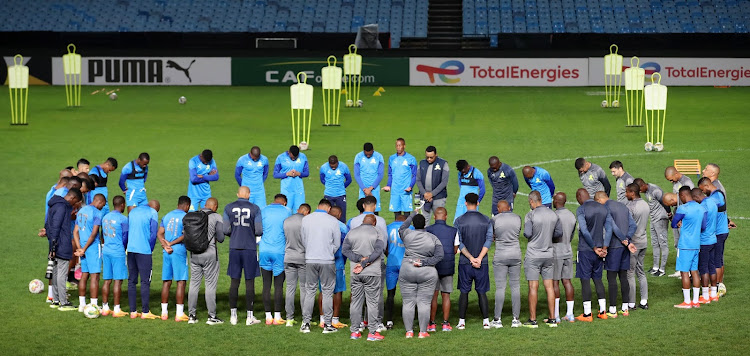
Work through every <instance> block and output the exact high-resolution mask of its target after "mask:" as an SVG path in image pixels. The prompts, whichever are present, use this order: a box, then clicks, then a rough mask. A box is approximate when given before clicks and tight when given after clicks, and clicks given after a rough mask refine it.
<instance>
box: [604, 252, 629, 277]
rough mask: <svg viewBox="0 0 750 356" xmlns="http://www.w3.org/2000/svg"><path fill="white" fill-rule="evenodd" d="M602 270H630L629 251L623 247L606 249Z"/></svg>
mask: <svg viewBox="0 0 750 356" xmlns="http://www.w3.org/2000/svg"><path fill="white" fill-rule="evenodd" d="M604 269H606V270H607V271H613V272H617V271H627V270H629V269H630V250H628V249H627V248H624V247H618V248H610V249H607V257H606V258H605V259H604Z"/></svg>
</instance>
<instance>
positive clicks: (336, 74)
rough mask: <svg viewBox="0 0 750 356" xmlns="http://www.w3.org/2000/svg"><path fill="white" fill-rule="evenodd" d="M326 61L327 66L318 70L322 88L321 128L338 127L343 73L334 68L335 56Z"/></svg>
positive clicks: (339, 69)
mask: <svg viewBox="0 0 750 356" xmlns="http://www.w3.org/2000/svg"><path fill="white" fill-rule="evenodd" d="M326 61H327V63H328V66H327V67H323V68H322V69H321V70H320V73H321V77H322V87H323V126H339V113H340V111H341V80H342V77H343V74H342V73H343V71H342V69H341V68H339V67H337V66H336V56H328V59H327V60H326Z"/></svg>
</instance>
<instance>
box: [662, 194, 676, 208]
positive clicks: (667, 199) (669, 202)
mask: <svg viewBox="0 0 750 356" xmlns="http://www.w3.org/2000/svg"><path fill="white" fill-rule="evenodd" d="M661 201H662V202H663V203H664V205H666V206H677V194H675V193H665V194H664V196H663V197H662V199H661Z"/></svg>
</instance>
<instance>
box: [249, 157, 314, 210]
mask: <svg viewBox="0 0 750 356" xmlns="http://www.w3.org/2000/svg"><path fill="white" fill-rule="evenodd" d="M309 175H310V168H309V167H308V164H307V156H305V154H304V153H300V152H299V147H297V146H290V147H289V151H286V152H284V153H282V154H280V155H279V156H278V157H276V163H275V164H274V166H273V177H274V178H276V179H281V194H284V195H285V196H286V199H287V204H288V205H287V206H289V208H290V209H292V211H297V209H299V206H300V205H302V203H304V202H305V186H304V184H303V182H302V178H307V177H308V176H309ZM248 188H249V187H248ZM251 189H252V188H251ZM251 193H252V190H251Z"/></svg>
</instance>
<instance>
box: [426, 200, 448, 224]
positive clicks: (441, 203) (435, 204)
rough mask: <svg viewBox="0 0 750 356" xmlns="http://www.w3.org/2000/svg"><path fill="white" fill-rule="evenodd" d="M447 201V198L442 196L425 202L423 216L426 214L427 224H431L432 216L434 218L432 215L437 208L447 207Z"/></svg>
mask: <svg viewBox="0 0 750 356" xmlns="http://www.w3.org/2000/svg"><path fill="white" fill-rule="evenodd" d="M445 201H446V198H442V199H432V201H431V202H425V203H424V207H423V208H422V216H424V219H425V220H426V221H427V222H426V223H425V226H427V225H430V218H432V215H433V214H435V209H437V208H445Z"/></svg>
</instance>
